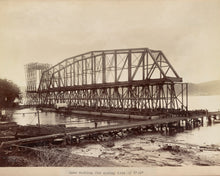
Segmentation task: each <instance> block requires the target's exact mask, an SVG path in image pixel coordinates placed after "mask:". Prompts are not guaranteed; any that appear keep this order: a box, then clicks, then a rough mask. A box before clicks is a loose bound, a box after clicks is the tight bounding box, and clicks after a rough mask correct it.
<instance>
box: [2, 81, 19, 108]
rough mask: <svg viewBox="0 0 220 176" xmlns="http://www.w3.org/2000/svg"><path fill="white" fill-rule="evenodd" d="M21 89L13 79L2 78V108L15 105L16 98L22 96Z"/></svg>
mask: <svg viewBox="0 0 220 176" xmlns="http://www.w3.org/2000/svg"><path fill="white" fill-rule="evenodd" d="M20 94H21V93H20V89H19V87H18V86H17V85H16V84H14V83H13V82H12V81H9V80H7V79H0V108H7V107H11V106H13V105H14V100H15V98H18V99H19V98H20Z"/></svg>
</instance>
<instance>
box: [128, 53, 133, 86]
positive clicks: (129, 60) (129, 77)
mask: <svg viewBox="0 0 220 176" xmlns="http://www.w3.org/2000/svg"><path fill="white" fill-rule="evenodd" d="M131 81H132V80H131V50H129V52H128V82H131Z"/></svg>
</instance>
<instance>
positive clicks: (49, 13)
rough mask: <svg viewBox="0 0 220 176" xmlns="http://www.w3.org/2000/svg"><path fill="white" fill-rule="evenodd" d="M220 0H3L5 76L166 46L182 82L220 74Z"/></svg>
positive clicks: (0, 28) (18, 77) (0, 57)
mask: <svg viewBox="0 0 220 176" xmlns="http://www.w3.org/2000/svg"><path fill="white" fill-rule="evenodd" d="M219 17H220V0H216V1H215V0H210V1H206V0H184V1H181V0H157V1H153V0H152V1H151V0H146V1H145V0H139V1H137V0H118V1H117V0H110V1H105V0H94V1H89V0H84V1H78V0H44V1H43V0H20V1H16V0H14V1H12V0H11V1H10V0H0V78H6V79H9V80H12V81H13V82H15V83H16V84H18V85H19V86H24V85H25V72H24V65H25V64H28V63H30V62H40V63H50V64H52V65H54V64H56V63H58V62H60V61H62V60H63V59H65V58H68V57H72V56H75V55H78V54H82V53H84V52H88V51H93V50H101V49H116V48H117V49H121V48H140V47H147V48H150V49H159V50H162V51H163V52H164V53H165V55H166V57H167V58H168V60H169V61H170V62H171V64H172V65H173V66H174V68H175V70H176V71H177V73H178V74H179V75H180V76H181V77H182V78H183V81H184V82H195V83H199V82H205V81H212V80H218V79H220V32H219V31H220V20H219Z"/></svg>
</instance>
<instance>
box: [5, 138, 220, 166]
mask: <svg viewBox="0 0 220 176" xmlns="http://www.w3.org/2000/svg"><path fill="white" fill-rule="evenodd" d="M108 144H109V142H101V143H93V144H80V145H77V146H68V147H67V146H66V147H51V146H50V147H47V148H46V147H35V148H29V149H28V148H25V149H20V152H19V151H17V152H16V153H10V151H9V154H8V155H7V156H4V157H5V158H3V159H4V163H3V160H1V161H2V162H1V166H16V167H19V166H28V167H58V166H59V167H156V166H175V167H182V166H220V146H218V145H193V144H187V143H182V142H180V141H176V140H174V139H173V138H172V137H169V136H162V135H160V134H150V135H141V136H133V137H129V138H126V139H121V140H116V141H114V142H112V141H111V144H113V145H108ZM23 150H26V152H22V151H23ZM1 156H2V155H1Z"/></svg>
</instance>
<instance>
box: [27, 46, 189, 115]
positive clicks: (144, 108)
mask: <svg viewBox="0 0 220 176" xmlns="http://www.w3.org/2000/svg"><path fill="white" fill-rule="evenodd" d="M27 93H28V94H29V95H30V96H31V97H32V104H35V105H36V104H37V105H42V106H53V105H54V104H55V103H57V102H60V103H62V102H63V103H64V102H65V103H67V104H68V105H69V107H70V108H72V109H83V110H88V111H109V112H119V113H141V114H151V113H159V112H160V113H161V112H167V113H174V112H179V111H181V112H187V111H188V85H187V83H182V78H181V77H179V75H178V74H177V72H176V71H175V69H174V68H173V66H172V65H171V64H170V62H169V61H168V59H167V58H166V56H165V55H164V53H163V52H162V51H160V50H152V49H149V48H134V49H115V50H100V51H91V52H87V53H84V54H80V55H77V56H74V57H70V58H67V59H65V60H63V61H62V62H60V63H58V64H56V65H54V66H52V67H50V68H49V69H47V70H45V71H44V72H43V73H42V76H41V79H40V83H39V87H38V89H37V90H36V91H33V90H27Z"/></svg>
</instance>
